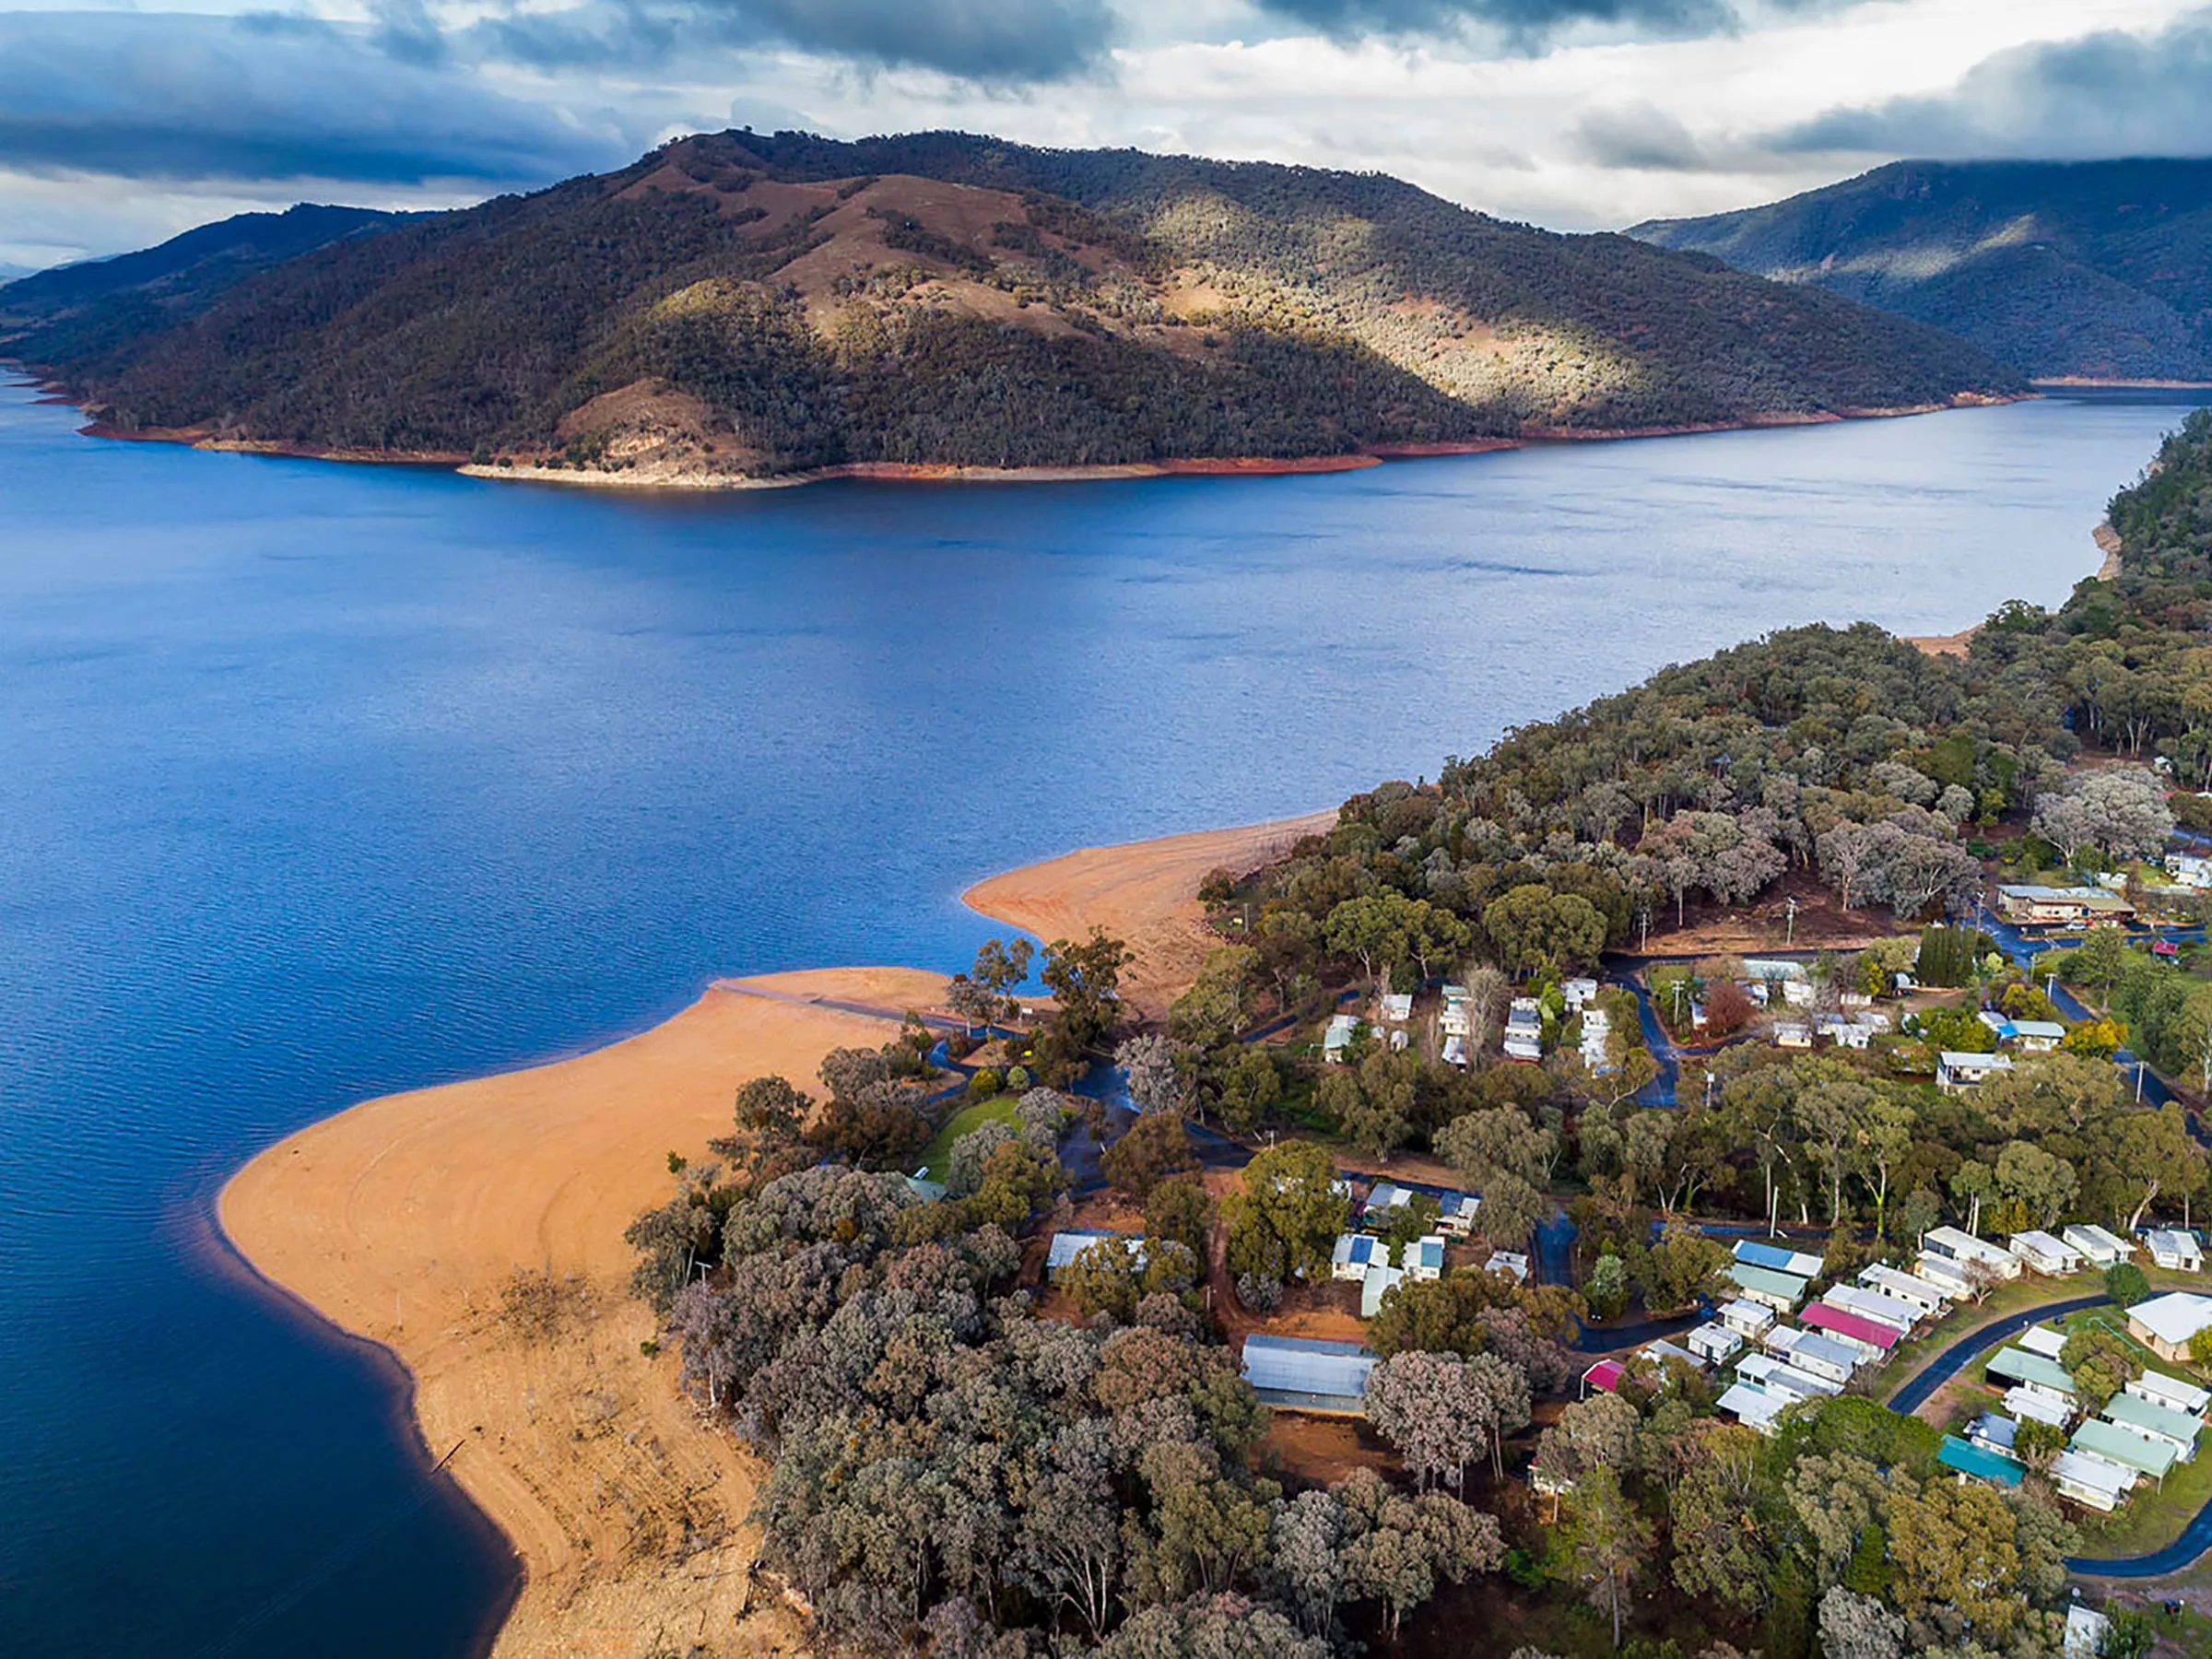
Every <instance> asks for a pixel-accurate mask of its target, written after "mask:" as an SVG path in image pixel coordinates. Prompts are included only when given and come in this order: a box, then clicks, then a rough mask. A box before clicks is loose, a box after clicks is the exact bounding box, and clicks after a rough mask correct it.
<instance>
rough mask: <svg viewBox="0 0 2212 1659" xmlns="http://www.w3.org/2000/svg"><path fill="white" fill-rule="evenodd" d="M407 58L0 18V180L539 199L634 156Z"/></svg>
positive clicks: (308, 36)
mask: <svg viewBox="0 0 2212 1659" xmlns="http://www.w3.org/2000/svg"><path fill="white" fill-rule="evenodd" d="M409 16H410V14H409V12H408V11H407V9H406V7H405V6H393V7H387V8H385V18H384V22H383V25H382V27H383V29H385V31H387V32H389V31H390V30H391V29H394V28H395V27H396V28H397V29H400V31H401V33H402V34H403V35H404V34H406V32H407V24H408V20H409ZM412 54H413V56H414V58H415V60H416V61H413V62H408V61H402V60H401V59H400V58H395V57H394V55H393V53H392V52H391V51H390V50H384V51H379V50H376V49H373V48H372V47H371V46H368V45H366V44H364V43H362V42H361V41H359V40H357V39H355V38H354V37H352V36H349V35H347V34H345V33H343V32H341V31H339V30H337V29H332V28H330V27H329V26H328V25H325V24H322V23H318V22H314V21H312V20H310V19H301V18H238V19H232V18H212V17H194V16H186V15H177V14H170V15H158V16H152V15H144V14H135V13H126V12H100V13H71V12H0V63H5V64H6V65H7V79H8V90H7V95H6V98H5V99H0V167H9V168H14V169H17V170H18V171H31V172H53V171H88V172H98V173H111V174H116V175H120V176H122V177H125V178H139V179H162V180H177V181H186V180H212V179H223V180H240V181H251V180H284V179H307V178H313V179H331V180H339V181H347V182H359V183H367V184H387V185H397V184H416V183H421V182H425V181H427V180H433V179H451V180H472V181H482V182H488V183H542V182H547V181H550V180H553V179H558V178H561V177H565V176H567V175H569V174H571V173H576V172H581V171H587V170H590V169H592V168H595V167H602V166H606V165H610V164H613V163H615V162H618V161H620V160H623V159H627V158H628V156H629V153H630V151H631V150H632V149H633V148H635V147H636V146H633V145H631V144H629V142H628V141H626V140H624V139H623V138H622V137H621V136H620V135H618V134H616V133H614V132H612V131H610V130H601V131H595V132H587V131H583V130H581V129H579V128H577V127H575V126H573V125H571V124H568V123H567V122H564V121H563V120H562V119H561V118H560V117H559V115H558V114H557V113H556V112H552V111H549V110H547V109H543V108H540V107H538V106H536V105H533V104H527V103H523V102H520V101H518V100H514V99H510V98H502V97H500V96H499V95H498V94H496V93H493V92H490V91H488V90H486V89H485V88H482V87H480V86H478V85H477V84H476V83H475V82H473V81H472V80H470V79H469V78H468V77H467V76H465V75H461V74H456V73H453V72H450V71H444V70H440V69H436V68H433V67H430V66H429V65H428V63H427V62H426V61H425V53H424V47H423V42H422V41H421V40H420V39H419V38H418V39H417V40H416V41H415V42H414V45H413V48H412ZM403 55H404V54H403ZM429 55H431V56H433V57H434V55H435V54H434V53H433V54H429Z"/></svg>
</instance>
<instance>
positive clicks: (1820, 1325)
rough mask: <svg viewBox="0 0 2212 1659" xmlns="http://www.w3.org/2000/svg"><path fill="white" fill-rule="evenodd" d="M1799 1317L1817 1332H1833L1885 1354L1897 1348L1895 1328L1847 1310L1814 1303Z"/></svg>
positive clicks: (1825, 1303) (1822, 1303)
mask: <svg viewBox="0 0 2212 1659" xmlns="http://www.w3.org/2000/svg"><path fill="white" fill-rule="evenodd" d="M1800 1317H1801V1318H1803V1319H1804V1321H1805V1323H1806V1324H1808V1325H1812V1326H1813V1327H1815V1328H1816V1329H1818V1330H1823V1331H1833V1332H1835V1333H1836V1335H1839V1336H1849V1337H1851V1338H1852V1339H1853V1341H1856V1342H1864V1343H1865V1344H1866V1345H1867V1346H1868V1347H1877V1348H1880V1349H1882V1350H1883V1351H1884V1352H1885V1353H1886V1352H1888V1350H1889V1349H1890V1348H1892V1347H1896V1346H1897V1342H1898V1330H1897V1327H1896V1326H1894V1325H1886V1324H1879V1323H1877V1321H1875V1320H1871V1319H1868V1318H1867V1317H1866V1316H1865V1314H1863V1313H1853V1312H1850V1311H1849V1310H1848V1309H1844V1308H1836V1307H1830V1305H1829V1304H1828V1303H1827V1302H1815V1303H1814V1304H1813V1305H1812V1306H1811V1307H1809V1308H1807V1309H1806V1311H1805V1312H1804V1313H1803V1314H1802V1315H1800Z"/></svg>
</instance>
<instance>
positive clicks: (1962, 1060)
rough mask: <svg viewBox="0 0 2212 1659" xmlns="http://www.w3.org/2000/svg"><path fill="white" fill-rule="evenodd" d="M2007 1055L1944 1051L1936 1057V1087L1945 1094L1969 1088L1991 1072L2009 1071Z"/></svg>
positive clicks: (2008, 1057)
mask: <svg viewBox="0 0 2212 1659" xmlns="http://www.w3.org/2000/svg"><path fill="white" fill-rule="evenodd" d="M2011 1069H2012V1056H2011V1055H2009V1054H1977V1053H1970V1052H1968V1051H1966V1050H1964V1049H1945V1050H1944V1051H1943V1052H1942V1053H1940V1054H1938V1055H1937V1056H1936V1057H1935V1087H1936V1088H1940V1089H1942V1090H1943V1092H1944V1093H1946V1094H1957V1093H1959V1090H1961V1089H1966V1088H1973V1087H1974V1085H1975V1084H1977V1083H1979V1082H1981V1081H1982V1080H1983V1078H1984V1077H1988V1076H1989V1075H1990V1074H1991V1073H1993V1072H2001V1071H2010V1070H2011Z"/></svg>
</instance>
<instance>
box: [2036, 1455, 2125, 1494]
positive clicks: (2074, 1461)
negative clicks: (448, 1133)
mask: <svg viewBox="0 0 2212 1659" xmlns="http://www.w3.org/2000/svg"><path fill="white" fill-rule="evenodd" d="M2051 1473H2052V1475H2053V1477H2054V1478H2056V1479H2059V1480H2070V1481H2072V1482H2074V1484H2075V1485H2077V1486H2085V1487H2088V1488H2092V1489H2094V1490H2097V1491H2100V1492H2103V1493H2104V1494H2106V1495H2107V1496H2108V1497H2112V1498H2117V1497H2119V1496H2120V1495H2121V1494H2122V1493H2123V1492H2124V1491H2126V1490H2127V1489H2128V1488H2130V1487H2132V1486H2134V1485H2135V1484H2136V1480H2135V1475H2134V1472H2133V1471H2132V1470H2128V1469H2117V1468H2114V1467H2113V1466H2112V1465H2111V1464H2109V1463H2107V1462H2105V1461H2104V1460H2103V1459H2102V1458H2100V1457H2085V1456H2083V1455H2082V1454H2081V1453H2078V1452H2061V1453H2059V1454H2058V1455H2057V1456H2056V1457H2054V1458H2053V1459H2052V1460H2051Z"/></svg>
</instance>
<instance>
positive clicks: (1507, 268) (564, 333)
mask: <svg viewBox="0 0 2212 1659" xmlns="http://www.w3.org/2000/svg"><path fill="white" fill-rule="evenodd" d="M94 309H95V310H97V308H94ZM0 349H5V350H6V351H7V352H8V353H9V354H10V355H13V356H15V357H17V358H18V359H20V360H23V361H27V362H29V363H31V364H34V365H36V366H38V367H40V368H41V369H42V370H44V371H46V372H48V373H50V374H52V375H53V376H54V377H55V378H57V379H58V380H60V381H61V382H63V383H65V385H67V386H68V387H69V388H70V389H71V390H72V392H74V393H76V394H77V395H79V396H81V397H84V398H86V399H88V400H89V401H91V402H93V403H95V404H97V405H98V406H100V408H101V411H102V413H103V415H104V418H107V419H109V420H110V421H112V422H113V423H114V424H116V425H118V426H124V427H134V428H139V429H147V428H152V429H188V430H191V431H194V432H206V433H209V434H213V435H216V436H218V437H220V438H222V439H225V440H229V441H249V442H263V443H275V444H287V445H297V446H301V447H308V448H313V449H319V450H325V451H361V452H383V453H443V454H455V455H471V454H473V455H475V456H477V458H479V459H488V458H491V457H494V456H498V457H501V458H513V459H517V460H522V461H525V462H530V461H555V462H559V464H561V465H569V466H582V467H587V468H595V469H606V468H612V469H616V470H628V471H631V472H633V473H634V474H636V476H638V477H663V476H673V475H675V474H679V473H688V474H694V475H696V474H701V473H704V474H716V473H748V474H763V473H776V472H783V471H791V470H795V469H804V468H811V467H818V466H824V465H839V464H849V463H877V462H886V463H909V464H970V465H1086V464H1101V463H1116V462H1131V461H1150V460H1159V459H1163V458H1168V457H1183V456H1190V457H1209V456H1211V457H1223V456H1267V457H1300V456H1314V455H1332V454H1344V453H1351V452H1355V451H1358V450H1361V449H1371V448H1387V447H1392V446H1407V445H1420V444H1431V443H1453V442H1465V441H1473V440H1477V439H1481V438H1484V437H1496V436H1510V435H1516V434H1520V433H1524V432H1526V431H1530V430H1540V429H1571V430H1584V431H1592V430H1607V429H1641V428H1653V427H1671V426H1692V425H1705V424H1718V423H1726V422H1736V421H1745V420H1759V419H1792V418H1821V417H1824V416H1832V415H1836V414H1841V413H1849V412H1854V411H1861V410H1868V409H1877V408H1891V407H1899V406H1928V405H1938V404H1942V403H1946V402H1949V401H1953V400H1955V399H1957V398H1959V397H1960V396H1978V395H1987V394H2006V393H2009V392H2012V391H2015V390H2017V389H2018V388H2019V385H2020V382H2019V380H2018V376H2017V375H2015V374H2013V373H2012V372H2011V371H2007V370H2006V369H2005V368H2004V367H2003V366H2001V365H1999V364H1998V363H1996V362H1995V361H1994V360H1993V359H1989V358H1987V357H1986V356H1984V355H1983V354H1982V353H1979V352H1977V351H1975V350H1973V349H1972V348H1971V347H1967V346H1964V345H1962V344H1960V343H1959V342H1957V341H1955V340H1951V339H1949V338H1947V337H1946V336H1944V335H1940V334H1937V333H1935V332H1934V331H1931V330H1927V329H1924V328H1921V327H1919V326H1917V325H1915V324H1910V323H1905V322H1900V321H1899V320H1897V319H1894V318H1890V317H1888V316H1885V315H1883V314H1882V313H1880V312H1874V311H1870V310H1868V309H1866V308H1864V307H1861V306H1858V305H1855V304H1853V303H1852V302H1850V301H1848V300H1841V299H1838V298H1836V297H1834V296H1831V295H1827V294H1823V293H1820V292H1818V290H1812V289H1806V288H1790V287H1786V286H1783V285H1777V284H1772V283H1769V282H1765V281H1762V280H1760V279H1758V278H1755V277H1747V276H1745V275H1743V274H1741V273H1738V272H1735V271H1732V270H1730V269H1728V268H1727V267H1725V266H1724V265H1722V264H1720V263H1719V262H1717V261H1713V260H1710V259H1705V258H1702V257H1699V256H1694V255H1682V254H1677V253H1666V252H1663V251H1661V250H1657V249H1654V248H1652V247H1649V246H1647V245H1645V244H1642V243H1640V242H1637V241H1632V240H1630V239H1628V238H1624V237H1619V236H1601V237H1567V236H1556V235H1552V234H1549V233H1547V232H1543V231H1538V230H1534V229H1528V228H1526V227H1523V226H1515V225H1508V224H1503V223H1500V221H1497V220H1494V219H1490V218H1485V217H1484V216H1482V215H1480V214H1477V213H1473V212H1469V211H1468V210H1466V209H1465V208H1461V207H1457V206H1453V205H1452V204H1450V203H1447V202H1443V201H1441V200H1440V199H1438V198H1437V197H1434V196H1431V195H1429V194H1425V193H1424V192H1421V191H1418V190H1417V189H1415V188H1413V187H1412V186H1410V185H1407V184H1404V183H1401V182H1397V181H1395V180H1391V179H1386V178H1382V177H1379V176H1376V175H1364V174H1362V175H1355V174H1348V173H1337V172H1325V171H1315V170H1311V169H1300V168H1286V167H1275V166H1262V165H1253V164H1230V163H1220V162H1208V161H1199V160H1192V159H1181V158H1162V157H1152V156H1147V155H1142V154H1139V153H1137V152H1135V151H1110V152H1099V151H1050V150H1039V149H1032V148H1028V147H1021V146H1015V145H1006V144H1001V143H998V142H996V141H994V140H991V139H985V138H976V137H971V136H968V135H957V134H925V135H915V136H912V137H907V138H890V139H877V140H869V141H866V142H863V143H859V144H837V143H830V142H828V141H825V140H820V139H816V138H812V137H809V136H806V135H794V134H780V135H775V136H773V137H762V136H760V135H754V134H750V133H724V134H719V135H706V136H700V137H694V138H688V139H683V140H680V141H677V143H674V144H671V145H669V146H667V147H664V148H663V149H661V150H658V151H655V152H653V154H651V155H649V156H646V157H645V158H643V159H641V160H640V161H638V162H637V163H635V164H633V165H632V166H630V167H629V168H626V169H623V170H621V171H618V172H615V173H610V174H606V175H604V176H601V177H592V178H580V179H574V180H571V181H569V182H566V183H563V184H559V185H556V186H554V187H553V188H551V189H549V190H546V191H542V192H539V193H537V194H533V195H528V196H510V197H502V198H500V199H498V200H496V201H492V202H487V203H485V204H483V205H482V206H477V207H473V208H469V209H465V210H463V211H460V212H455V213H448V214H441V215H438V216H435V217H431V218H422V219H418V220H415V221H411V222H408V223H404V224H400V225H396V226H393V227H391V228H388V229H383V230H382V231H379V232H377V233H375V234H371V235H365V236H356V237H351V238H348V239H347V240H345V241H340V242H336V243H334V244H332V245H330V246H326V247H323V248H320V249H317V250H315V251H313V252H311V253H305V254H303V255H301V256H300V257H298V258H295V259H291V260H288V261H287V262H285V263H283V264H281V265H277V266H275V267H273V268H270V269H267V270H265V271H261V272H259V273H255V274H253V275H250V276H247V277H244V278H243V279H242V280H241V281H239V282H238V283H237V285H236V286H235V287H234V288H231V289H230V290H229V292H227V293H225V294H224V295H222V296H221V297H220V298H219V299H217V300H214V302H213V303H211V304H209V305H208V306H206V309H205V310H204V311H203V312H200V313H199V314H197V315H194V316H192V317H188V318H185V319H183V320H182V321H176V322H171V323H168V324H164V325H160V326H149V327H145V328H140V329H135V330H134V329H132V328H130V327H127V326H126V327H123V328H114V329H110V330H108V331H106V332H104V333H102V332H99V331H96V330H88V328H86V327H85V326H84V324H83V322H82V319H81V318H80V319H78V320H76V322H75V323H74V324H73V325H72V327H71V328H68V329H60V330H57V329H56V328H53V327H51V326H43V325H40V324H36V323H33V324H29V325H28V326H22V327H18V329H16V330H15V332H14V333H13V335H12V336H10V337H6V338H0Z"/></svg>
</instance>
